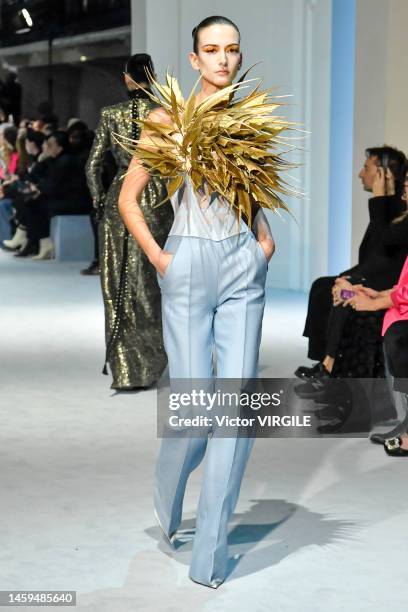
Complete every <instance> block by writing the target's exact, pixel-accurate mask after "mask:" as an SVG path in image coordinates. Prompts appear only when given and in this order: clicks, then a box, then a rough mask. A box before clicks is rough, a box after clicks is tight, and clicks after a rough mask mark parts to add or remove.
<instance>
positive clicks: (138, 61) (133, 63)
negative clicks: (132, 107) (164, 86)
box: [125, 53, 154, 83]
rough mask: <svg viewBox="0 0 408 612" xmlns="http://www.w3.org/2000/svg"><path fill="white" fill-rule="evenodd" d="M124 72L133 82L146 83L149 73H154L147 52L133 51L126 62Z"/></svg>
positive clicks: (151, 61)
mask: <svg viewBox="0 0 408 612" xmlns="http://www.w3.org/2000/svg"><path fill="white" fill-rule="evenodd" d="M125 72H126V74H128V75H129V76H130V77H131V78H132V79H133V80H134V81H135V83H148V82H149V73H150V74H154V66H153V60H152V58H151V57H150V55H149V54H148V53H135V55H132V56H131V57H129V59H128V61H127V62H126V65H125Z"/></svg>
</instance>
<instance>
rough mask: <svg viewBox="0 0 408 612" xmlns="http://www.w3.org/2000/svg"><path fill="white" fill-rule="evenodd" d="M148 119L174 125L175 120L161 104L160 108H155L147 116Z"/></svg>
mask: <svg viewBox="0 0 408 612" xmlns="http://www.w3.org/2000/svg"><path fill="white" fill-rule="evenodd" d="M147 119H148V121H153V122H154V123H165V124H166V125H173V121H172V119H171V117H170V115H169V113H168V112H167V111H166V110H164V108H162V107H161V106H159V107H158V108H154V109H153V110H152V111H150V113H149V114H148V116H147Z"/></svg>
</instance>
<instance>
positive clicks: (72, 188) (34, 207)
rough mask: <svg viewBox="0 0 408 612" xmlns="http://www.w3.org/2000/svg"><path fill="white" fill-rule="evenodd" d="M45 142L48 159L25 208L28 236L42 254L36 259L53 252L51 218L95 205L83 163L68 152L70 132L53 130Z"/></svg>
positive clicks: (79, 211) (83, 211)
mask: <svg viewBox="0 0 408 612" xmlns="http://www.w3.org/2000/svg"><path fill="white" fill-rule="evenodd" d="M45 142H46V149H47V151H48V155H49V160H48V162H47V163H46V165H45V172H44V176H42V177H41V178H40V180H39V182H38V184H37V185H36V186H35V190H34V191H35V193H33V197H32V199H31V200H30V203H29V205H27V206H26V211H25V214H26V225H27V236H28V239H29V241H31V243H32V244H33V245H35V244H36V243H37V242H38V243H39V253H38V254H37V255H34V257H33V259H37V260H41V259H50V258H52V257H53V255H54V245H53V243H52V240H51V238H50V221H51V218H52V217H54V216H56V215H78V214H89V213H90V211H91V208H92V201H91V198H90V194H89V191H88V187H87V183H86V178H85V169H84V162H83V160H81V159H80V158H78V157H77V156H75V155H72V153H70V152H69V141H68V135H67V133H66V132H63V131H59V130H58V131H56V132H53V133H52V134H51V136H49V137H48V138H47V139H46V141H45Z"/></svg>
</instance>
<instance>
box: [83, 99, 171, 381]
mask: <svg viewBox="0 0 408 612" xmlns="http://www.w3.org/2000/svg"><path fill="white" fill-rule="evenodd" d="M132 105H136V106H135V115H136V117H137V118H139V119H144V118H145V117H146V116H147V115H148V113H149V112H150V110H151V109H152V108H153V107H154V104H153V103H152V102H151V101H150V100H149V99H148V98H147V97H144V98H138V99H135V100H129V101H128V102H124V103H121V104H116V105H114V106H109V107H106V108H104V109H102V112H101V119H100V123H99V126H98V129H97V131H96V136H95V140H94V144H93V147H92V150H91V153H90V156H89V160H88V164H87V178H88V185H89V188H90V191H91V194H92V197H94V198H96V199H97V200H99V201H101V199H104V204H105V211H104V215H103V218H102V219H101V221H100V223H99V241H100V265H101V285H102V294H103V301H104V307H105V339H106V343H108V342H109V339H110V338H111V335H112V330H113V325H114V314H115V313H114V310H115V299H116V296H117V292H118V288H119V280H120V270H121V264H122V251H123V244H124V235H125V226H124V224H123V221H122V219H121V217H120V215H119V210H118V198H119V192H120V189H121V186H122V178H123V175H124V174H125V173H126V171H127V169H128V165H129V162H130V160H131V155H130V154H129V153H128V152H126V151H125V150H124V148H123V147H122V146H120V145H119V144H118V142H117V140H116V139H115V138H114V137H113V134H121V135H123V136H127V137H130V136H132V129H133V134H134V127H133V125H134V124H133V122H132ZM138 131H139V128H138ZM108 150H110V151H111V153H112V154H113V156H114V158H115V161H116V164H117V166H118V170H117V173H116V176H115V178H114V180H113V182H112V184H111V186H110V188H109V191H108V193H107V194H106V196H104V190H103V185H102V179H101V176H102V168H103V161H104V157H105V153H106V151H108ZM165 197H166V188H165V184H164V182H163V181H162V180H161V179H160V178H158V177H152V178H151V180H150V181H149V183H148V185H147V187H146V189H145V191H144V193H143V196H142V200H141V207H142V209H143V213H144V216H145V218H146V222H147V223H148V225H149V228H150V230H151V232H152V234H153V236H154V237H155V239H156V240H157V242H158V244H159V245H160V246H161V247H163V246H164V243H165V241H166V238H167V235H168V233H169V231H170V228H171V225H172V222H173V210H172V207H171V206H170V205H169V203H167V205H165V206H159V207H156V208H155V205H156V204H157V203H158V202H160V201H162V200H163V198H165ZM108 362H109V365H110V369H111V372H112V376H113V382H112V388H113V389H126V388H127V389H129V388H133V387H140V386H143V387H145V386H150V385H151V384H153V383H154V382H155V381H157V380H158V378H159V377H160V375H161V373H162V372H163V370H164V368H165V366H166V364H167V357H166V353H165V351H164V347H163V337H162V324H161V294H160V289H159V286H158V284H157V278H156V271H155V269H154V267H153V266H152V265H151V263H150V262H149V260H148V259H147V257H146V256H145V254H144V253H143V251H142V250H141V249H140V248H139V246H138V245H137V243H136V241H135V240H134V239H133V238H132V237H131V236H129V246H128V265H127V284H126V291H125V295H124V304H123V308H122V317H121V322H120V328H119V334H118V337H117V340H116V341H115V342H114V344H113V346H112V349H111V350H110V353H109V357H108Z"/></svg>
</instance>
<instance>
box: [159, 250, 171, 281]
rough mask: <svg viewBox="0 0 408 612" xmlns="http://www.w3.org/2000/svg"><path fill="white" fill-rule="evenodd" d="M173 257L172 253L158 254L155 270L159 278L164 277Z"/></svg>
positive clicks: (163, 252) (162, 252)
mask: <svg viewBox="0 0 408 612" xmlns="http://www.w3.org/2000/svg"><path fill="white" fill-rule="evenodd" d="M173 257H174V255H173V253H169V252H168V251H163V250H162V251H161V252H160V254H159V257H158V260H157V264H156V270H157V272H158V274H159V276H161V278H164V275H165V274H166V271H167V268H168V267H169V265H170V263H171V260H172V259H173Z"/></svg>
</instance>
